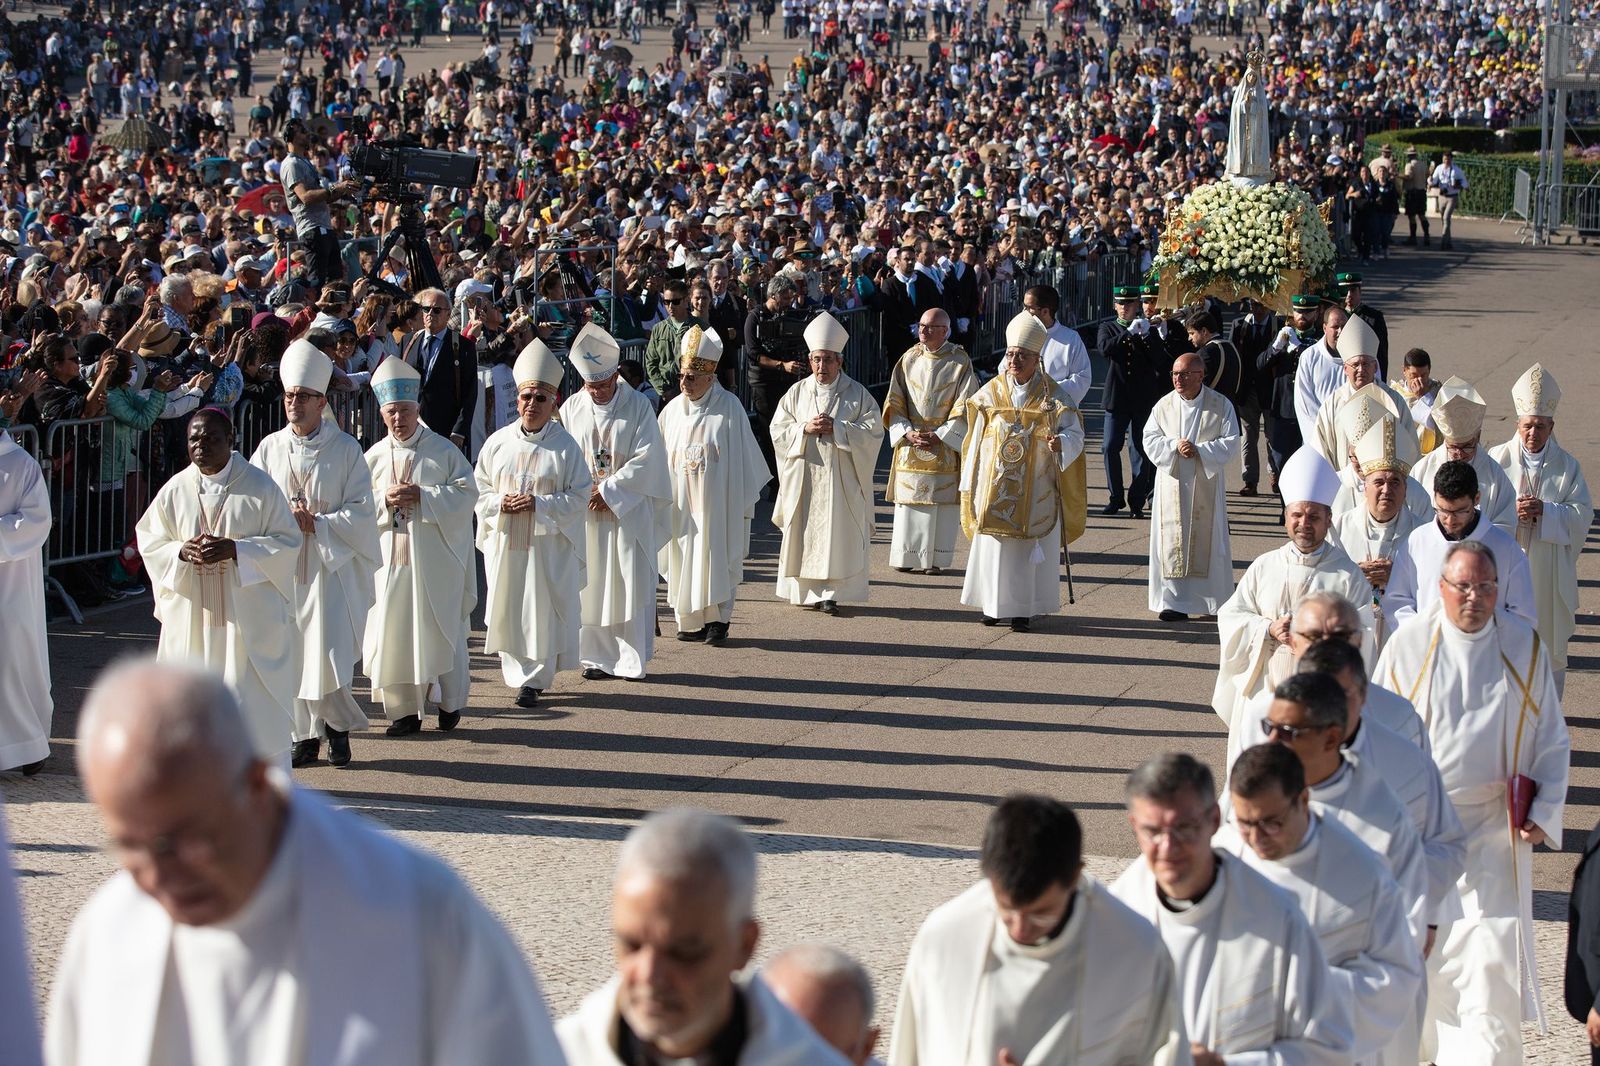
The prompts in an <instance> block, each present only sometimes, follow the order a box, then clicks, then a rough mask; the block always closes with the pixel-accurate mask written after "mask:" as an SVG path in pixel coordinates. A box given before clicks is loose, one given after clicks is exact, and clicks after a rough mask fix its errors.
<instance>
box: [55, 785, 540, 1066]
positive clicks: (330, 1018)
mask: <svg viewBox="0 0 1600 1066" xmlns="http://www.w3.org/2000/svg"><path fill="white" fill-rule="evenodd" d="M278 784H279V786H280V787H282V788H286V789H289V786H288V784H287V782H286V781H279V782H278ZM289 804H290V806H289V819H288V823H287V825H286V827H285V831H284V834H283V836H282V839H281V840H280V842H279V845H278V853H277V855H276V856H275V857H274V859H273V862H272V865H271V867H270V868H269V869H268V871H267V875H266V879H265V880H264V881H263V883H262V884H261V885H260V886H259V887H258V889H257V890H256V893H255V895H254V896H253V897H252V899H251V900H250V901H249V902H248V903H246V904H245V907H244V909H243V910H242V911H241V912H240V913H239V914H236V915H234V916H233V917H231V918H229V919H228V920H227V921H225V922H221V923H217V924H215V925H211V926H199V927H196V926H183V925H177V924H175V923H174V922H173V921H172V919H171V918H169V917H168V916H167V913H166V911H164V910H163V909H162V908H161V906H160V904H158V903H157V902H156V901H155V900H154V899H152V898H151V897H149V896H147V895H145V894H144V892H142V891H141V890H140V889H139V888H138V886H137V885H136V884H135V883H134V881H133V878H132V876H131V875H129V874H128V873H127V872H126V871H124V872H121V873H118V874H116V875H115V876H113V877H112V878H111V880H110V881H108V882H107V883H106V884H105V885H103V886H102V887H101V888H100V889H99V890H98V891H97V892H96V893H95V894H94V895H93V896H92V897H90V899H89V902H88V903H87V904H86V905H85V906H84V908H83V910H82V911H80V912H79V914H78V916H77V918H76V920H75V921H74V922H73V925H72V931H71V933H70V934H69V935H68V937H67V943H66V946H65V948H63V950H62V953H61V961H60V965H59V968H58V970H57V973H56V981H55V986H54V991H53V993H52V996H51V1001H50V1012H49V1023H48V1031H47V1037H46V1050H47V1052H48V1058H49V1062H50V1063H51V1066H104V1064H106V1063H119V1064H122V1066H216V1064H220V1063H227V1064H228V1066H446V1064H452V1063H469V1062H471V1063H518V1064H527V1066H559V1064H560V1063H561V1061H562V1059H561V1052H560V1048H559V1045H558V1044H557V1043H556V1038H555V1033H554V1030H553V1028H552V1026H551V1024H550V1017H549V1014H548V1012H547V1011H546V1009H545V1005H544V999H543V996H542V995H541V994H540V991H539V986H538V982H537V980H536V978H535V977H534V975H533V974H532V973H531V972H530V971H529V969H528V964H527V963H526V962H525V961H524V960H523V957H522V953H521V952H520V951H519V950H518V949H517V945H516V942H515V941H514V940H512V939H511V936H510V934H509V933H507V932H506V930H505V928H504V927H502V926H501V925H500V923H499V922H498V921H496V919H495V918H494V916H493V915H492V914H491V913H490V912H489V910H488V908H486V907H485V906H484V905H483V903H482V902H481V901H479V899H478V898H477V896H475V895H474V894H473V893H472V891H471V889H469V888H467V886H466V885H465V884H464V883H463V882H462V881H461V879H460V878H459V877H458V876H457V875H456V874H455V873H454V872H453V871H451V870H450V869H449V868H448V867H447V866H445V864H444V863H442V862H440V861H439V860H438V859H436V858H434V857H433V856H431V855H429V854H426V853H424V852H422V851H420V850H417V849H414V848H412V847H410V846H408V845H406V844H404V843H402V842H401V841H399V840H398V839H397V838H395V837H393V836H391V835H390V834H389V833H387V832H384V831H383V830H381V829H379V828H378V827H376V826H374V825H373V824H371V823H370V822H368V821H367V820H366V819H364V818H361V817H359V816H357V815H354V814H350V813H347V812H345V811H341V810H337V809H335V808H334V807H332V806H331V805H329V804H328V803H327V802H326V801H325V800H323V799H321V798H320V797H318V796H316V795H315V794H314V793H311V792H308V791H306V790H302V789H289Z"/></svg>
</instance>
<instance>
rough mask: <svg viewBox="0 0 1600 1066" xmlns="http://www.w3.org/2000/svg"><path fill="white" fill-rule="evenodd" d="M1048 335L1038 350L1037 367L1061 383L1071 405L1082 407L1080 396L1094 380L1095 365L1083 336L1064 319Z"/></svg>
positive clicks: (1080, 408) (1052, 379) (1082, 396)
mask: <svg viewBox="0 0 1600 1066" xmlns="http://www.w3.org/2000/svg"><path fill="white" fill-rule="evenodd" d="M1048 333H1049V336H1050V339H1049V340H1047V341H1045V342H1044V350H1043V351H1041V352H1040V353H1039V369H1040V370H1042V371H1043V372H1044V373H1045V374H1046V375H1048V376H1049V378H1050V380H1051V381H1053V382H1055V383H1056V384H1057V385H1060V386H1061V391H1062V392H1064V393H1066V394H1067V398H1068V399H1070V400H1071V401H1072V406H1074V407H1076V408H1078V409H1079V410H1082V409H1083V398H1084V397H1085V396H1087V395H1088V394H1089V387H1090V386H1091V385H1093V384H1094V368H1093V366H1092V365H1091V364H1090V362H1089V349H1088V347H1087V346H1086V345H1085V344H1084V343H1083V336H1082V335H1081V334H1080V333H1079V332H1078V331H1077V330H1075V329H1073V328H1072V327H1071V326H1069V325H1067V324H1066V323H1065V322H1061V321H1057V322H1056V324H1055V325H1053V326H1051V327H1050V329H1049V330H1048Z"/></svg>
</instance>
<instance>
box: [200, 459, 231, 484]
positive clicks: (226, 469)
mask: <svg viewBox="0 0 1600 1066" xmlns="http://www.w3.org/2000/svg"><path fill="white" fill-rule="evenodd" d="M194 472H195V473H197V474H199V475H200V480H201V481H204V482H206V483H207V484H208V485H226V484H227V483H228V478H229V477H231V476H232V475H233V456H232V455H229V456H228V461H227V462H226V463H223V464H222V469H221V470H218V471H217V472H216V473H215V474H208V473H206V472H205V471H204V470H201V469H200V468H199V467H198V466H197V467H195V468H194Z"/></svg>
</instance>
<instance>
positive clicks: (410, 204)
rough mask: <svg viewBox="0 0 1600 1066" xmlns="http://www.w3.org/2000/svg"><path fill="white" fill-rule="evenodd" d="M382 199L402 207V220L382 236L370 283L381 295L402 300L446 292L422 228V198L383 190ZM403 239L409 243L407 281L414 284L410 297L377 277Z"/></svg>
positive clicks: (369, 278) (411, 194) (393, 190)
mask: <svg viewBox="0 0 1600 1066" xmlns="http://www.w3.org/2000/svg"><path fill="white" fill-rule="evenodd" d="M379 196H380V197H382V198H383V199H385V200H387V201H389V202H390V203H397V204H399V205H400V218H399V220H398V221H397V222H396V223H395V227H394V229H392V230H390V231H389V232H388V233H385V234H384V235H383V241H382V242H381V243H380V244H379V245H378V255H377V258H375V259H374V260H373V261H372V269H371V270H370V271H368V272H367V279H368V280H369V281H371V282H372V283H373V285H374V286H375V287H376V288H377V289H378V290H379V291H380V292H383V293H386V294H387V295H390V296H393V297H395V298H396V299H400V300H403V299H405V298H406V297H407V296H409V295H411V294H412V293H418V292H421V291H422V290H423V289H442V288H444V280H443V279H442V278H440V276H439V264H437V263H435V262H434V261H433V250H432V249H431V248H429V247H428V231H427V230H426V229H425V228H424V227H423V225H422V209H421V207H420V206H419V205H420V204H421V202H422V200H421V197H419V196H418V195H417V194H416V193H412V192H403V191H397V190H395V189H387V190H381V191H380V192H379ZM402 237H403V238H405V242H406V249H405V250H406V278H407V280H408V281H409V282H410V284H411V292H410V293H407V292H406V291H405V290H404V289H402V288H400V286H398V285H396V284H394V283H393V282H389V281H385V280H383V279H382V278H381V277H379V276H378V272H379V271H380V270H382V269H383V264H384V263H386V262H388V261H389V253H390V252H392V251H393V250H394V246H395V242H396V241H398V240H400V239H401V238H402Z"/></svg>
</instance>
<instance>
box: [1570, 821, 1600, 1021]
mask: <svg viewBox="0 0 1600 1066" xmlns="http://www.w3.org/2000/svg"><path fill="white" fill-rule="evenodd" d="M1597 850H1600V825H1597V826H1595V828H1594V829H1593V831H1591V832H1590V833H1589V839H1588V840H1587V841H1585V842H1584V845H1583V858H1582V859H1580V860H1579V862H1578V869H1577V871H1576V872H1575V873H1573V875H1572V895H1571V896H1569V897H1568V898H1567V976H1566V981H1565V983H1564V985H1565V987H1564V991H1565V993H1566V997H1565V998H1566V1001H1567V1013H1568V1014H1570V1015H1572V1016H1573V1017H1574V1018H1576V1019H1578V1021H1579V1022H1584V1021H1587V1020H1588V1018H1589V1011H1590V1010H1591V1009H1592V1008H1594V1007H1596V1006H1600V1003H1597V1002H1596V992H1597V990H1600V865H1596V864H1594V854H1595V852H1596V851H1597Z"/></svg>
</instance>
